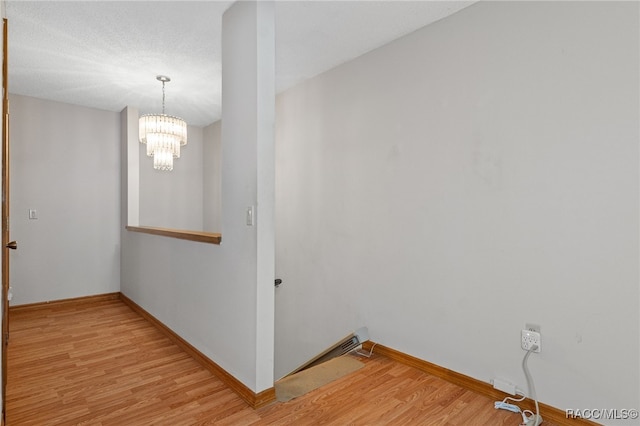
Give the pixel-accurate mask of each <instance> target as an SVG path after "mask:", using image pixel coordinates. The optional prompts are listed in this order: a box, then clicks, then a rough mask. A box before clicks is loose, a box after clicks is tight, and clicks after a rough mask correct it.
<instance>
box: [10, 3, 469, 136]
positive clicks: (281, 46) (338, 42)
mask: <svg viewBox="0 0 640 426" xmlns="http://www.w3.org/2000/svg"><path fill="white" fill-rule="evenodd" d="M232 3H233V2H231V1H197V2H190V1H159V2H146V1H71V2H60V1H37V2H31V1H23V0H20V1H8V2H7V3H6V10H7V18H8V20H9V92H10V93H14V94H20V95H27V96H33V97H37V98H41V99H49V100H54V101H60V102H66V103H71V104H76V105H82V106H89V107H94V108H99V109H105V110H110V111H120V110H122V109H123V108H124V107H125V106H127V105H130V106H135V107H138V108H139V109H140V112H141V113H152V112H160V110H161V108H162V90H161V89H162V86H161V83H159V82H158V81H157V80H156V79H155V77H156V75H158V74H164V75H167V76H169V77H171V80H172V81H171V82H170V83H168V84H167V86H166V112H167V113H168V114H172V115H178V116H181V117H182V118H184V119H185V120H186V121H187V122H188V123H189V124H191V125H196V126H205V125H208V124H210V123H212V122H214V121H216V120H218V119H219V118H220V111H221V105H220V103H221V94H220V88H221V80H220V76H221V63H220V58H221V54H220V53H221V52H220V27H221V25H220V23H221V19H222V14H223V13H224V11H225V10H226V9H227V8H228V7H229V6H230V5H231V4H232ZM472 3H473V1H442V2H436V1H408V2H403V1H375V2H374V1H309V0H307V1H278V2H276V52H277V53H276V88H277V91H278V92H280V91H283V90H285V89H287V88H289V87H292V86H293V85H295V84H297V83H299V82H301V81H303V80H305V79H307V78H310V77H313V76H314V75H317V74H320V73H322V72H324V71H326V70H328V69H330V68H333V67H335V66H336V65H339V64H341V63H344V62H346V61H348V60H350V59H353V58H355V57H357V56H360V55H362V54H363V53H366V52H368V51H370V50H373V49H375V48H377V47H380V46H382V45H384V44H386V43H388V42H390V41H392V40H394V39H396V38H398V37H401V36H403V35H405V34H408V33H410V32H412V31H415V30H416V29H418V28H420V27H423V26H425V25H427V24H429V23H431V22H434V21H437V20H439V19H442V18H443V17H445V16H448V15H450V14H452V13H455V12H456V11H458V10H460V9H462V8H463V7H466V6H468V5H470V4H472Z"/></svg>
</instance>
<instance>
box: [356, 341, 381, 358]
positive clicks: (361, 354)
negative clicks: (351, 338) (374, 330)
mask: <svg viewBox="0 0 640 426" xmlns="http://www.w3.org/2000/svg"><path fill="white" fill-rule="evenodd" d="M376 345H377V343H374V344H373V346H371V350H370V351H369V353H368V354H366V353H364V352H360V351H358V350H356V351H355V352H356V353H357V354H358V355H360V356H364V357H367V358H371V355H372V354H373V348H375V347H376Z"/></svg>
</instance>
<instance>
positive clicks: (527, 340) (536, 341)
mask: <svg viewBox="0 0 640 426" xmlns="http://www.w3.org/2000/svg"><path fill="white" fill-rule="evenodd" d="M521 342H522V343H521V346H522V349H523V350H525V351H528V350H529V349H531V348H532V347H533V346H534V345H535V346H537V348H536V349H535V350H534V352H536V353H538V352H540V333H537V332H535V331H529V330H522V332H521Z"/></svg>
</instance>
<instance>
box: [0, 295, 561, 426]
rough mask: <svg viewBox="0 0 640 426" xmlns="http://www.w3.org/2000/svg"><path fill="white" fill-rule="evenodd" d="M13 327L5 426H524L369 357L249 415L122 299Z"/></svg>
mask: <svg viewBox="0 0 640 426" xmlns="http://www.w3.org/2000/svg"><path fill="white" fill-rule="evenodd" d="M10 327H11V338H10V344H9V354H8V369H9V374H8V388H7V426H18V425H38V426H39V425H118V426H125V425H174V426H175V425H185V426H190V425H204V424H216V425H233V426H235V425H320V424H322V425H447V426H454V425H467V426H468V425H517V424H519V421H520V417H519V415H517V414H514V413H509V412H506V411H501V410H500V411H499V410H495V409H494V408H493V401H492V400H489V399H488V398H485V397H483V396H481V395H478V394H475V393H473V392H470V391H467V390H465V389H462V388H460V387H458V386H455V385H453V384H450V383H448V382H446V381H443V380H441V379H438V378H436V377H433V376H430V375H428V374H425V373H422V372H420V371H418V370H416V369H414V368H412V367H408V366H405V365H402V364H399V363H397V362H395V361H392V360H390V359H388V358H385V357H381V356H376V355H375V354H374V356H373V357H372V358H370V359H366V358H364V359H362V360H363V361H364V362H365V367H364V368H362V369H360V370H358V371H357V372H355V373H353V374H351V375H349V376H347V377H345V378H343V379H340V380H337V381H335V382H333V383H330V384H328V385H326V386H324V387H322V388H320V389H318V390H315V391H313V392H311V393H309V394H307V395H305V396H303V397H300V398H297V399H294V400H292V401H289V402H287V403H274V404H272V405H269V406H267V407H264V408H261V409H258V410H253V409H252V408H250V407H249V406H248V405H246V404H245V402H244V401H243V400H242V399H240V397H238V396H237V395H236V394H235V393H234V392H233V391H231V390H230V389H228V388H227V387H226V386H225V385H224V384H223V383H222V382H220V381H219V380H218V379H217V378H216V377H214V376H213V375H212V374H211V373H209V371H207V370H206V369H204V368H203V367H201V366H200V365H199V364H198V363H197V362H196V361H194V360H193V359H192V358H190V357H189V356H188V355H187V354H186V353H185V352H183V351H182V350H181V349H180V348H178V347H177V346H175V345H174V344H173V343H172V342H171V341H170V340H169V339H168V338H167V337H165V336H164V335H163V334H162V333H161V332H160V331H158V330H157V329H156V328H154V327H153V326H152V325H151V324H150V323H148V322H147V321H146V320H144V319H143V318H142V317H140V316H139V315H138V314H136V313H135V312H133V311H132V310H131V309H130V308H129V307H128V306H126V305H125V304H124V303H122V302H121V301H119V300H106V301H98V302H93V303H84V304H78V305H76V306H69V305H64V306H51V307H49V306H47V307H44V308H39V309H38V310H25V311H16V312H15V313H12V314H11V320H10ZM547 424H548V423H545V425H547Z"/></svg>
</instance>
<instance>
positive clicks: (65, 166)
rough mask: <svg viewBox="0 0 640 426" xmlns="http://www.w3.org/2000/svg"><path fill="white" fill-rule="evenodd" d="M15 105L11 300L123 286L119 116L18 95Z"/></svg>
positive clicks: (76, 294) (106, 290)
mask: <svg viewBox="0 0 640 426" xmlns="http://www.w3.org/2000/svg"><path fill="white" fill-rule="evenodd" d="M10 104H11V116H10V127H11V181H10V183H11V212H10V213H11V222H10V230H11V237H12V239H14V240H17V242H18V250H16V251H14V252H12V253H11V286H12V287H13V296H14V297H13V300H12V302H11V304H12V305H21V304H25V303H34V302H42V301H48V300H57V299H66V298H71V297H80V296H87V295H94V294H102V293H111V292H116V291H118V290H119V283H120V276H119V274H120V262H119V260H120V257H119V254H120V240H119V227H120V215H119V212H120V198H119V184H120V163H119V155H120V152H119V143H120V136H119V132H120V125H119V117H118V114H117V113H114V112H108V111H102V110H96V109H90V108H84V107H79V106H74V105H68V104H62V103H57V102H50V101H44V100H40V99H35V98H30V97H25V96H17V95H11V96H10ZM29 209H36V210H37V213H38V219H35V220H29V219H28V210H29Z"/></svg>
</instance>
